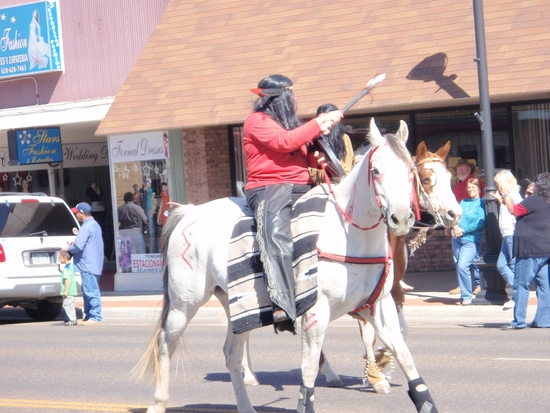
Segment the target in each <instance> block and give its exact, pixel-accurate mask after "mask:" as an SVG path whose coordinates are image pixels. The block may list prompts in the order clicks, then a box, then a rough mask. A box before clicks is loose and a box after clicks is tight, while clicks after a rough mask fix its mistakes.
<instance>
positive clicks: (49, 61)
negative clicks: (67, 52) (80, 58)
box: [0, 1, 63, 79]
mask: <svg viewBox="0 0 550 413" xmlns="http://www.w3.org/2000/svg"><path fill="white" fill-rule="evenodd" d="M58 12H59V5H58V2H57V1H41V2H37V3H28V4H22V5H18V6H12V7H3V8H0V79H5V78H9V77H16V76H24V75H29V74H36V73H48V72H55V71H62V70H63V60H62V55H61V33H60V32H59V15H58Z"/></svg>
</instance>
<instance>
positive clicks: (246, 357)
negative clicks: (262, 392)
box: [243, 337, 260, 386]
mask: <svg viewBox="0 0 550 413" xmlns="http://www.w3.org/2000/svg"><path fill="white" fill-rule="evenodd" d="M249 342H250V337H248V338H247V339H246V341H245V343H244V348H243V350H244V353H243V376H244V384H246V385H247V386H258V385H259V384H260V382H259V381H258V378H257V377H256V374H254V371H252V367H251V366H252V362H251V360H250V349H249V347H248V343H249Z"/></svg>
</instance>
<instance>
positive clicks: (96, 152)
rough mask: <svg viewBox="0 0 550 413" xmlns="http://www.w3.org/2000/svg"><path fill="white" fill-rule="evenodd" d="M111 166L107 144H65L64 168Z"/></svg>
mask: <svg viewBox="0 0 550 413" xmlns="http://www.w3.org/2000/svg"><path fill="white" fill-rule="evenodd" d="M106 165H109V151H108V148H107V144H106V143H102V144H97V143H78V144H69V145H67V144H63V167H64V168H79V167H83V166H106Z"/></svg>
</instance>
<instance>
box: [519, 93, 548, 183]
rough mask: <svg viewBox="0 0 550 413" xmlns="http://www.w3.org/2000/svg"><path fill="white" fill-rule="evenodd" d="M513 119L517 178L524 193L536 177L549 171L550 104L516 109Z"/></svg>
mask: <svg viewBox="0 0 550 413" xmlns="http://www.w3.org/2000/svg"><path fill="white" fill-rule="evenodd" d="M512 119H513V124H514V152H515V162H516V177H517V179H518V182H520V183H521V184H522V186H523V188H524V189H525V187H526V183H528V182H532V181H533V180H534V179H535V177H536V176H537V175H538V174H539V173H541V172H545V171H548V170H550V103H538V104H532V105H523V106H515V107H513V108H512Z"/></svg>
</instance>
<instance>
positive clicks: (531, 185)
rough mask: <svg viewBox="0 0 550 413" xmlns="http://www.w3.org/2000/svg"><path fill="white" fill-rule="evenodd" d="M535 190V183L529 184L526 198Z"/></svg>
mask: <svg viewBox="0 0 550 413" xmlns="http://www.w3.org/2000/svg"><path fill="white" fill-rule="evenodd" d="M534 190H535V183H534V182H531V183H530V184H529V185H527V189H526V190H525V198H527V197H528V196H531V195H533V192H534Z"/></svg>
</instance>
